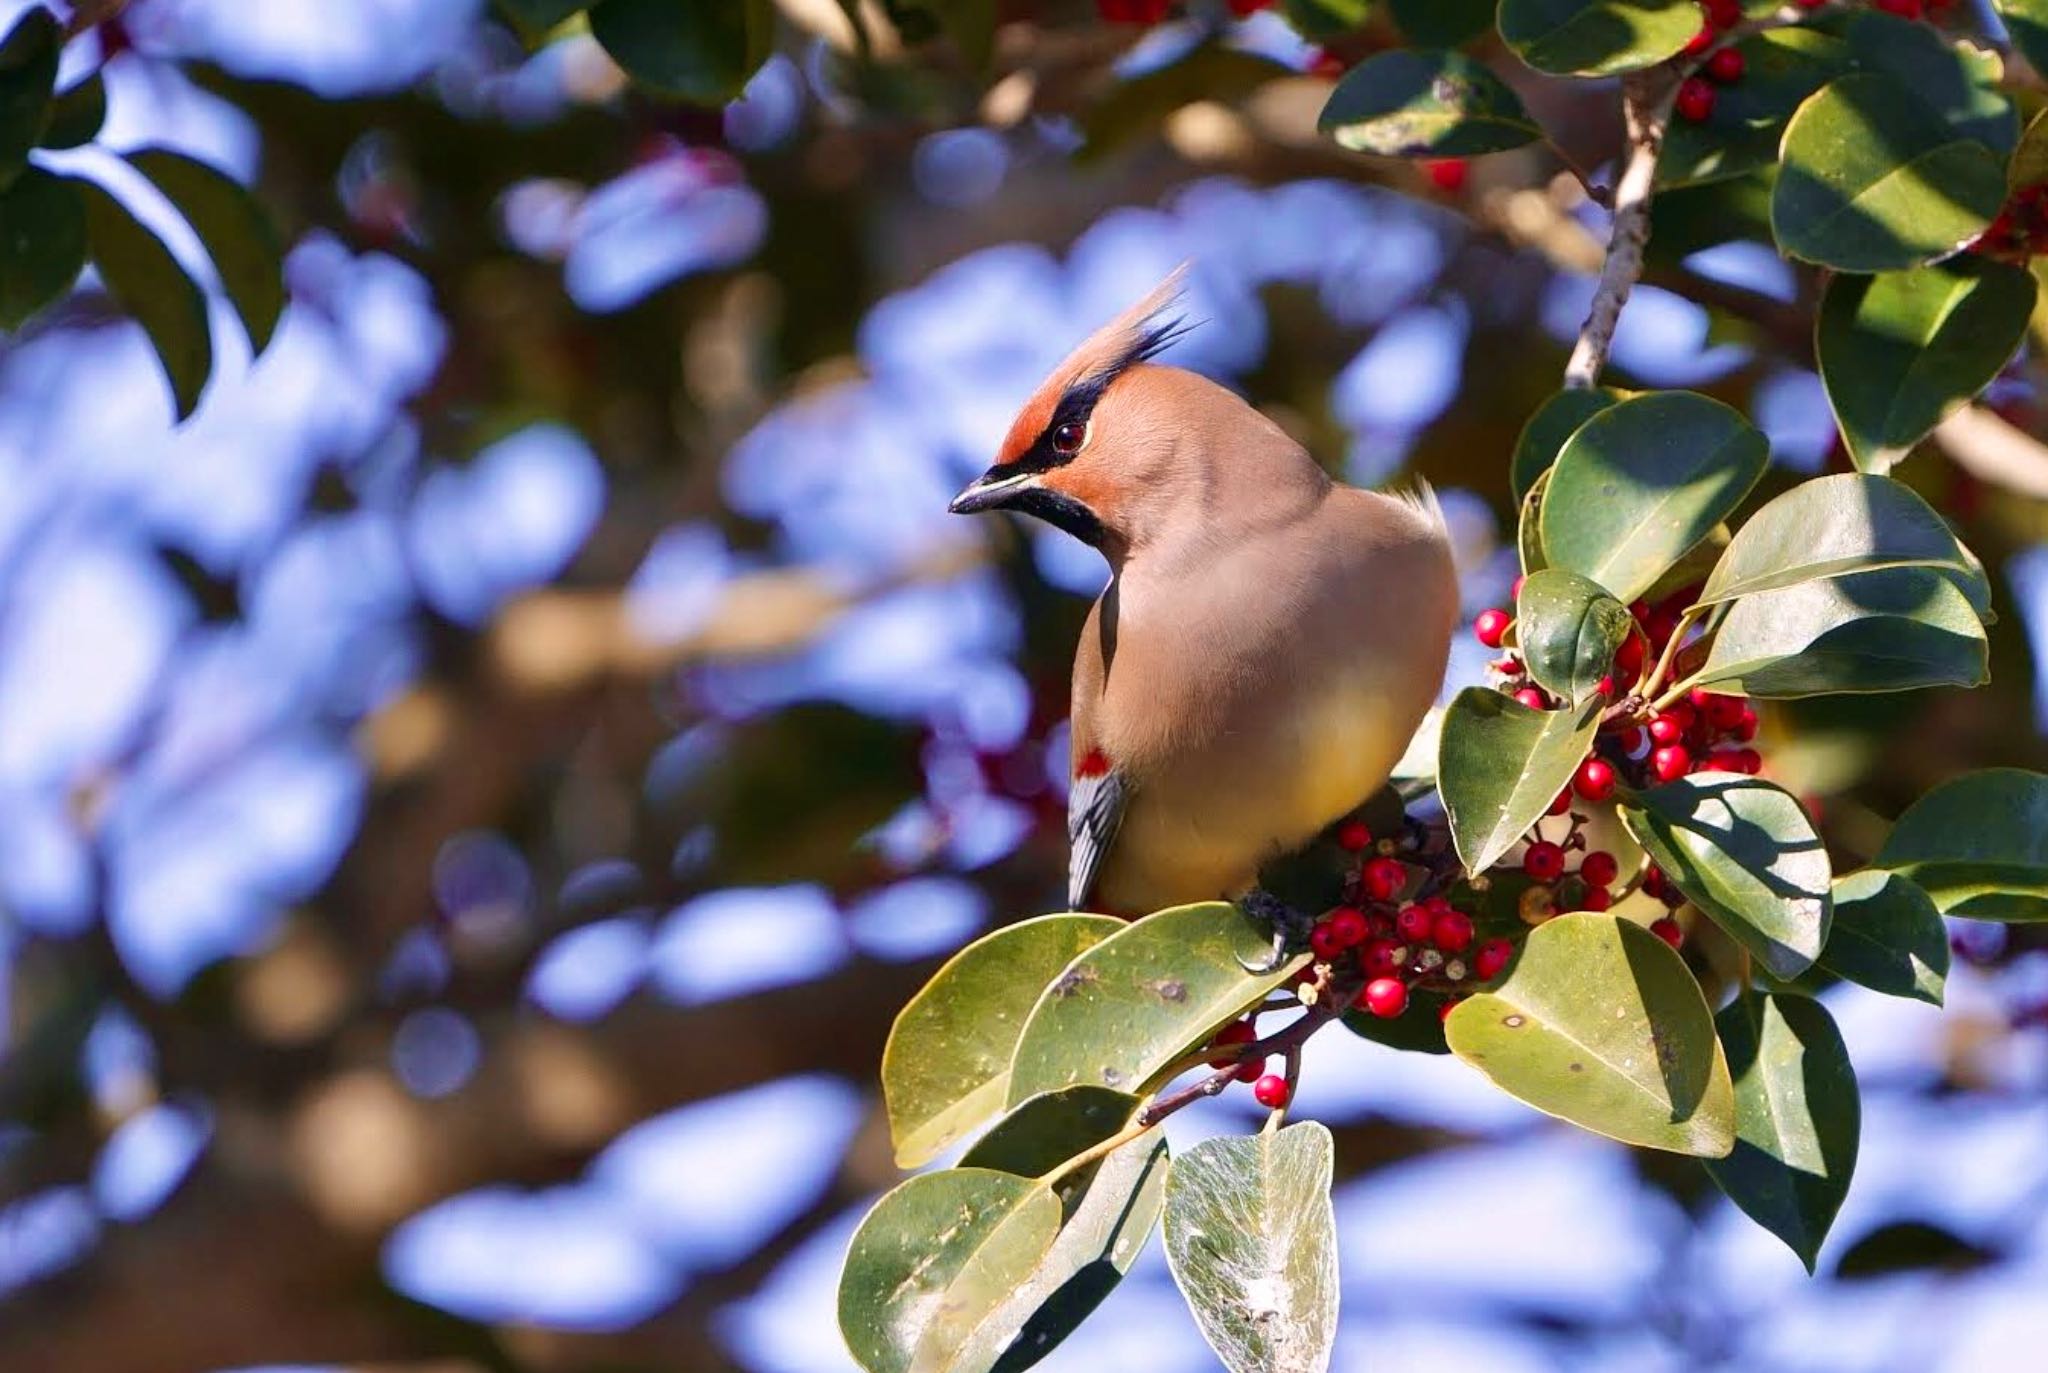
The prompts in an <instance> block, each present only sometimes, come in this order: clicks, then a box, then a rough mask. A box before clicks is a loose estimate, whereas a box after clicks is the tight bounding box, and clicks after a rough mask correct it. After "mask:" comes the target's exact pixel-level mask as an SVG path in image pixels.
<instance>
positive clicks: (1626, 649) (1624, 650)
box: [1614, 634, 1643, 677]
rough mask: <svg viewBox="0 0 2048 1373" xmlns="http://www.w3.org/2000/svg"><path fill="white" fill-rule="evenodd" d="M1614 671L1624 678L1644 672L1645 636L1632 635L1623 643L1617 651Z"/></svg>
mask: <svg viewBox="0 0 2048 1373" xmlns="http://www.w3.org/2000/svg"><path fill="white" fill-rule="evenodd" d="M1614 670H1615V671H1616V672H1618V673H1620V674H1621V675H1622V676H1624V677H1630V676H1633V675H1634V674H1636V673H1638V672H1641V671H1642V670H1643V636H1642V635H1640V634H1631V635H1629V636H1628V637H1627V638H1626V639H1623V640H1622V641H1621V647H1620V648H1619V649H1617V650H1615V654H1614Z"/></svg>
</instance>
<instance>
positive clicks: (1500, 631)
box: [1472, 610, 1515, 648]
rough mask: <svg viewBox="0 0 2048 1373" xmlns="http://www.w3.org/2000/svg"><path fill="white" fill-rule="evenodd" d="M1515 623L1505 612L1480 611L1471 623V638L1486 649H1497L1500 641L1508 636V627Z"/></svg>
mask: <svg viewBox="0 0 2048 1373" xmlns="http://www.w3.org/2000/svg"><path fill="white" fill-rule="evenodd" d="M1514 622H1515V620H1514V617H1513V616H1512V615H1510V614H1508V613H1507V612H1506V611H1505V610H1482V611H1480V612H1479V615H1478V617H1477V618H1476V619H1474V620H1473V621H1472V637H1473V638H1475V639H1477V640H1478V641H1479V642H1480V643H1482V644H1485V645H1486V646H1487V647H1488V648H1499V647H1500V645H1501V640H1503V639H1505V638H1507V636H1508V626H1509V625H1511V624H1513V623H1514Z"/></svg>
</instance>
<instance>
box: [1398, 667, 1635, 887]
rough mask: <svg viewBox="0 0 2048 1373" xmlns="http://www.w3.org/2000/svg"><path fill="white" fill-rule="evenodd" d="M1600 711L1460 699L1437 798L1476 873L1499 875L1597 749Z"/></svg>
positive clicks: (1494, 695)
mask: <svg viewBox="0 0 2048 1373" xmlns="http://www.w3.org/2000/svg"><path fill="white" fill-rule="evenodd" d="M1600 710H1601V705H1600V703H1599V702H1598V701H1595V702H1593V703H1592V704H1591V705H1588V706H1587V707H1586V708H1585V709H1583V710H1578V711H1572V710H1532V709H1531V708H1530V707H1528V706H1525V705H1523V704H1522V703H1521V702H1520V701H1517V700H1514V699H1513V698H1511V697H1509V696H1506V695H1504V694H1502V693H1501V692H1498V691H1495V690H1493V689H1492V688H1490V687H1481V686H1470V687H1466V688H1465V689H1464V690H1463V691H1461V692H1459V693H1458V694H1457V696H1456V697H1454V698H1453V699H1452V701H1451V704H1450V706H1449V707H1448V708H1447V709H1446V710H1445V711H1444V728H1443V739H1442V742H1441V743H1440V744H1439V745H1438V747H1437V791H1438V792H1439V794H1441V795H1442V797H1443V802H1444V811H1445V814H1446V815H1447V816H1448V817H1449V819H1450V823H1451V838H1452V840H1453V841H1454V842H1455V844H1456V845H1457V849H1458V855H1459V857H1461V858H1463V859H1464V860H1465V866H1466V867H1467V868H1468V869H1470V870H1471V871H1473V872H1484V871H1486V869H1488V868H1490V867H1492V866H1493V865H1494V864H1495V863H1497V862H1499V861H1500V858H1501V855H1502V854H1504V853H1506V852H1507V851H1508V850H1509V849H1511V848H1513V847H1514V846H1515V845H1516V843H1518V842H1519V841H1520V840H1521V838H1522V836H1523V835H1524V834H1526V833H1528V830H1529V826H1531V825H1533V824H1535V823H1536V822H1537V821H1538V820H1539V819H1541V818H1542V816H1543V813H1544V812H1545V811H1547V810H1548V809H1549V808H1550V803H1551V802H1552V801H1554V800H1556V799H1557V794H1558V793H1559V792H1560V791H1563V790H1564V788H1565V786H1566V785H1567V784H1568V783H1569V782H1570V781H1571V778H1572V773H1574V772H1575V771H1577V770H1578V766H1579V762H1580V760H1581V759H1583V758H1584V757H1585V756H1586V751H1587V750H1588V749H1590V748H1591V747H1592V746H1593V736H1594V735H1595V734H1596V733H1598V732H1599V729H1600Z"/></svg>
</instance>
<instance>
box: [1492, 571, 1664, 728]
mask: <svg viewBox="0 0 2048 1373" xmlns="http://www.w3.org/2000/svg"><path fill="white" fill-rule="evenodd" d="M1634 626H1635V621H1634V620H1633V619H1631V618H1630V617H1629V613H1628V607H1627V606H1625V605H1623V604H1622V603H1621V602H1620V601H1617V600H1615V599H1614V598H1613V597H1612V596H1610V595H1608V594H1607V593H1606V592H1605V591H1603V590H1601V589H1600V586H1599V585H1598V584H1597V583H1595V582H1591V581H1588V580H1587V579H1586V578H1584V577H1581V576H1579V575H1578V574H1577V573H1576V572H1566V571H1564V570H1563V569H1561V568H1554V567H1552V568H1545V569H1544V570H1543V571H1541V572H1532V573H1530V574H1529V575H1528V577H1527V579H1525V580H1524V581H1523V583H1522V594H1521V597H1520V599H1519V600H1518V601H1517V603H1516V610H1515V633H1516V635H1517V637H1518V639H1519V642H1520V644H1521V650H1522V661H1523V662H1524V663H1526V664H1527V665H1528V668H1529V675H1530V676H1531V677H1533V678H1535V679H1536V683H1537V685H1539V686H1541V687H1542V688H1543V689H1544V690H1546V691H1548V692H1550V693H1551V694H1552V695H1553V696H1559V697H1562V698H1563V699H1564V700H1566V701H1567V702H1569V703H1570V704H1572V705H1574V706H1578V705H1582V704H1584V703H1585V702H1586V701H1587V700H1588V699H1590V698H1591V697H1592V696H1593V694H1594V689H1595V688H1596V687H1597V686H1598V685H1599V683H1600V682H1601V680H1602V679H1603V678H1607V677H1609V676H1610V674H1612V673H1613V671H1614V655H1615V652H1616V651H1617V650H1618V649H1620V647H1621V643H1622V640H1624V639H1626V638H1627V637H1628V634H1629V631H1630V630H1631V629H1632V628H1634Z"/></svg>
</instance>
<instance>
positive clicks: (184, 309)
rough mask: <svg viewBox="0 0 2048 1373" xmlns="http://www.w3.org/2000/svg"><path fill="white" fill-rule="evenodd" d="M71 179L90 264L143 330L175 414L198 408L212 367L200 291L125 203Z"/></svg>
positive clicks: (204, 307)
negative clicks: (82, 214) (82, 211)
mask: <svg viewBox="0 0 2048 1373" xmlns="http://www.w3.org/2000/svg"><path fill="white" fill-rule="evenodd" d="M70 184H71V185H72V186H74V187H75V188H76V189H77V191H78V194H79V195H80V196H81V197H83V198H84V201H85V236H86V241H87V242H88V243H90V244H91V245H92V260H93V265H94V266H95V267H97V268H98V269H99V274H100V279H101V280H102V281H104V282H105V283H106V286H107V290H108V291H109V292H110V293H112V295H113V297H114V299H115V300H117V301H119V302H120V303H121V306H122V308H123V309H125V310H127V311H128V313H129V314H131V315H133V316H135V319H136V322H137V323H139V324H141V325H142V328H143V330H144V332H146V333H147V334H148V335H149V341H150V344H151V345H152V346H153V347H154V348H155V349H156V356H157V361H158V362H160V363H162V364H163V369H164V376H165V378H166V379H168V380H169V382H170V384H171V397H172V400H173V401H174V403H175V405H176V407H177V412H178V418H179V419H181V420H182V419H184V418H185V417H186V416H188V415H190V414H191V413H192V412H193V410H194V409H196V408H198V405H199V396H200V393H201V392H203V391H204V390H205V389H206V379H207V376H208V375H209V374H210V373H211V372H212V371H213V336H212V334H211V333H209V332H208V327H207V319H206V296H205V294H204V293H203V292H201V291H200V289H199V287H198V286H197V285H195V284H194V283H193V281H192V278H190V277H188V276H186V275H185V269H184V268H183V267H180V266H179V265H178V260H177V259H176V258H174V257H172V256H171V252H170V250H169V249H168V248H166V247H164V245H163V242H162V241H161V240H160V239H158V238H157V236H156V235H155V234H153V233H151V232H150V231H149V230H148V229H147V228H145V227H143V225H142V222H141V221H140V220H138V219H136V218H135V216H134V215H132V214H130V213H128V207H127V206H125V205H123V204H122V203H121V202H120V201H118V200H116V199H114V197H112V196H111V195H108V194H107V193H106V192H105V191H103V190H101V189H100V188H99V187H97V186H95V185H93V184H92V183H91V182H89V181H78V180H72V181H71V183H70Z"/></svg>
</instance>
